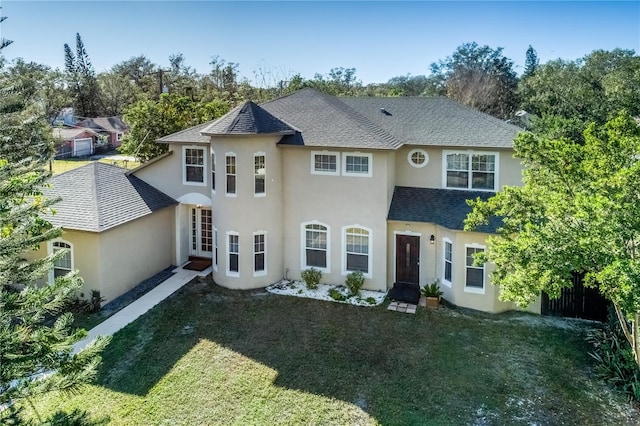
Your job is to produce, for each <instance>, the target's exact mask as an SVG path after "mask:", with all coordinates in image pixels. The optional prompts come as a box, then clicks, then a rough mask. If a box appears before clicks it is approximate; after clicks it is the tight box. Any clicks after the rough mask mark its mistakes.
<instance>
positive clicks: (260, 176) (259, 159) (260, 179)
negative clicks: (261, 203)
mask: <svg viewBox="0 0 640 426" xmlns="http://www.w3.org/2000/svg"><path fill="white" fill-rule="evenodd" d="M266 158H267V157H266V155H265V154H264V153H262V152H259V153H257V154H254V156H253V183H254V185H253V188H254V189H253V190H254V192H253V193H254V195H257V196H260V195H265V193H266V181H267V179H266V178H267V176H266V167H267V166H266V164H267V160H266Z"/></svg>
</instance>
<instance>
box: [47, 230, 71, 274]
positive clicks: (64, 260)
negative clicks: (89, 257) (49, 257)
mask: <svg viewBox="0 0 640 426" xmlns="http://www.w3.org/2000/svg"><path fill="white" fill-rule="evenodd" d="M61 250H64V251H65V253H64V254H62V255H60V256H61V257H59V258H58V259H57V260H55V261H54V262H53V269H52V270H51V271H50V272H49V282H53V281H54V280H55V279H56V278H57V277H63V276H65V275H67V274H68V273H69V272H71V271H72V270H73V247H72V246H71V244H70V243H67V242H66V241H60V240H58V241H53V242H51V245H50V246H49V254H56V253H58V252H59V251H61Z"/></svg>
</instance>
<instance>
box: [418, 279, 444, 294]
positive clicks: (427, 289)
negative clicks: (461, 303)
mask: <svg viewBox="0 0 640 426" xmlns="http://www.w3.org/2000/svg"><path fill="white" fill-rule="evenodd" d="M420 294H422V295H423V296H424V297H440V296H442V290H440V280H435V281H434V282H432V283H426V284H425V285H424V286H423V287H422V288H421V289H420Z"/></svg>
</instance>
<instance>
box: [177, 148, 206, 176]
mask: <svg viewBox="0 0 640 426" xmlns="http://www.w3.org/2000/svg"><path fill="white" fill-rule="evenodd" d="M187 149H199V150H201V151H202V182H190V181H187V161H186V158H187V157H186V156H187ZM206 151H207V149H206V148H205V147H204V146H198V145H186V146H183V147H182V184H183V185H188V186H207V174H209V173H208V171H207V163H208V160H207V155H205V153H206Z"/></svg>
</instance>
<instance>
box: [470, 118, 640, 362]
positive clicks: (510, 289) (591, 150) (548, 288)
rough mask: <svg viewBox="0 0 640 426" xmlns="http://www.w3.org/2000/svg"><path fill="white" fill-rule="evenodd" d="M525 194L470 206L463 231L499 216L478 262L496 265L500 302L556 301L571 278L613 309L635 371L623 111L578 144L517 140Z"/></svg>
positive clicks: (630, 170) (516, 190) (639, 240)
mask: <svg viewBox="0 0 640 426" xmlns="http://www.w3.org/2000/svg"><path fill="white" fill-rule="evenodd" d="M515 155H516V157H518V158H520V159H521V160H522V163H523V165H524V167H525V170H524V177H523V180H524V185H523V186H522V187H505V188H503V190H502V191H501V192H499V193H497V194H496V195H495V196H494V197H492V198H490V199H489V200H487V201H481V200H480V199H478V200H476V201H474V202H472V203H471V205H472V206H473V212H472V213H471V214H470V215H469V217H468V218H467V222H466V225H465V228H466V229H467V230H470V229H473V228H474V227H476V226H477V225H479V224H481V223H486V222H487V220H488V219H489V217H491V216H499V217H502V218H503V223H504V225H503V227H502V228H501V229H500V230H499V231H498V235H497V236H494V237H490V238H489V239H488V247H487V251H486V253H485V255H484V256H483V257H482V258H481V259H479V260H480V261H482V262H485V261H491V262H493V263H495V265H496V269H495V271H494V272H493V273H492V282H493V283H494V284H496V285H499V286H500V289H501V293H500V297H501V298H502V299H503V300H508V301H513V302H516V303H517V304H519V305H521V306H526V305H527V304H529V303H530V302H532V301H533V300H535V299H536V298H537V297H539V295H540V292H542V291H544V292H546V293H548V294H549V296H550V297H552V298H554V297H559V295H560V292H561V290H562V288H565V287H571V286H572V281H571V273H572V272H574V271H578V272H584V273H585V285H587V286H590V287H594V288H598V289H599V291H600V292H601V293H602V294H603V295H604V296H605V297H606V298H608V299H609V300H611V302H613V305H614V307H615V310H616V313H617V314H618V317H619V320H620V325H621V327H622V330H623V331H624V333H625V336H626V337H627V338H628V340H629V342H630V343H631V346H632V348H633V351H634V354H635V360H636V363H638V365H640V329H639V325H640V322H639V321H640V251H639V249H640V202H639V200H640V185H638V182H640V126H639V125H638V123H637V122H636V121H635V120H634V119H633V118H632V117H631V116H629V115H628V114H626V113H624V114H620V115H618V116H617V117H615V118H614V119H612V120H610V121H609V122H607V123H606V124H604V125H596V124H595V123H592V124H590V125H589V126H588V128H587V129H586V131H585V132H584V143H582V142H581V141H578V142H577V141H573V140H570V139H567V138H559V139H552V138H548V137H544V136H537V135H535V134H533V133H521V134H520V135H518V137H517V138H516V140H515Z"/></svg>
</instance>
